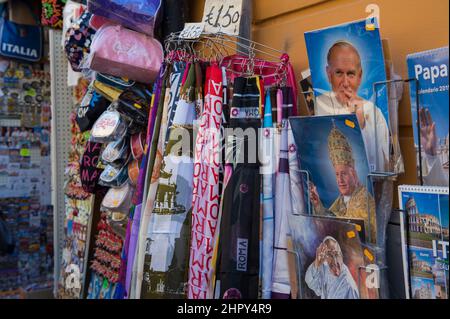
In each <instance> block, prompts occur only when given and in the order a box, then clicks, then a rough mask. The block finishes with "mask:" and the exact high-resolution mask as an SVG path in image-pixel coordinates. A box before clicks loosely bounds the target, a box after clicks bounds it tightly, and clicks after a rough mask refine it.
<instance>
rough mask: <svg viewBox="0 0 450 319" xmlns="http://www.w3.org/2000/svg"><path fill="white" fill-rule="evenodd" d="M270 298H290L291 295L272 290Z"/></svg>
mask: <svg viewBox="0 0 450 319" xmlns="http://www.w3.org/2000/svg"><path fill="white" fill-rule="evenodd" d="M272 299H291V295H289V294H282V293H279V292H273V291H272Z"/></svg>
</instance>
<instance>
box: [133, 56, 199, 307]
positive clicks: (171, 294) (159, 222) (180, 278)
mask: <svg viewBox="0 0 450 319" xmlns="http://www.w3.org/2000/svg"><path fill="white" fill-rule="evenodd" d="M195 119H196V112H195V65H193V64H191V65H189V66H188V73H187V76H186V78H185V81H184V83H183V84H182V88H181V93H180V100H179V101H178V104H177V106H176V110H175V115H174V118H173V122H172V126H171V127H170V128H169V140H168V142H167V145H166V149H165V151H164V158H163V161H162V164H161V170H160V176H159V182H158V189H157V192H156V198H155V202H154V205H153V211H152V214H151V216H150V221H149V225H148V230H147V231H148V234H147V236H148V238H147V243H146V246H147V247H146V248H147V249H146V251H145V254H146V256H145V263H144V276H143V281H142V291H141V298H185V297H186V286H187V280H188V278H187V269H188V264H189V244H190V235H191V212H192V188H193V186H192V179H193V173H194V165H193V154H192V153H193V152H192V147H189V149H183V147H180V146H181V145H183V146H185V145H186V144H187V143H182V142H183V141H182V139H183V138H189V139H190V141H189V142H190V143H189V145H192V136H193V124H194V120H195ZM186 133H187V134H188V136H186Z"/></svg>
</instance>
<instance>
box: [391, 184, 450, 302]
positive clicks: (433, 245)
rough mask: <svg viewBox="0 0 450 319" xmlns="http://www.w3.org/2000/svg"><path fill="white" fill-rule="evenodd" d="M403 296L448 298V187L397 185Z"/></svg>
mask: <svg viewBox="0 0 450 319" xmlns="http://www.w3.org/2000/svg"><path fill="white" fill-rule="evenodd" d="M398 191H399V205H400V209H401V210H402V211H403V213H402V214H401V215H400V216H401V219H400V221H401V224H402V228H401V229H402V253H403V270H404V276H405V289H406V296H407V298H408V299H409V298H412V299H448V293H449V280H448V279H449V275H448V229H449V228H448V218H449V206H448V187H437V186H412V185H400V186H399V187H398Z"/></svg>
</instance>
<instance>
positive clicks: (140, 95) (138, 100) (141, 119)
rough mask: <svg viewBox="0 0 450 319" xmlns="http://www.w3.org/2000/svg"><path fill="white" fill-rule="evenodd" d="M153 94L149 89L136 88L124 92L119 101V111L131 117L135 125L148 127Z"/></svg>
mask: <svg viewBox="0 0 450 319" xmlns="http://www.w3.org/2000/svg"><path fill="white" fill-rule="evenodd" d="M150 103H151V93H150V92H149V91H148V89H147V88H138V87H134V88H132V89H127V90H125V91H123V92H122V93H121V94H120V96H119V99H118V101H117V110H118V111H119V112H120V113H122V114H124V115H126V116H127V117H129V118H130V119H131V120H132V121H133V125H138V126H139V127H142V130H144V128H146V127H147V124H148V115H149V108H150Z"/></svg>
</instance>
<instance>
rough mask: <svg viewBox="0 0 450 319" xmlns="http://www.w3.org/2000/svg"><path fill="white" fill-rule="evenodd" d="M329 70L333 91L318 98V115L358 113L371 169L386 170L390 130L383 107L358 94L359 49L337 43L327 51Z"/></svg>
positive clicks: (316, 109) (360, 68)
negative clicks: (381, 108)
mask: <svg viewBox="0 0 450 319" xmlns="http://www.w3.org/2000/svg"><path fill="white" fill-rule="evenodd" d="M326 71H327V76H328V81H329V82H330V84H331V88H332V91H331V92H324V93H323V94H322V95H320V96H318V97H317V99H316V104H315V114H316V115H338V114H351V113H356V116H357V118H358V122H359V125H360V127H361V132H362V135H363V138H364V144H365V147H366V153H367V156H368V161H369V164H370V168H371V170H372V171H375V170H376V171H387V170H388V169H389V167H388V165H389V129H388V126H387V123H386V119H385V118H384V116H383V113H382V112H381V110H380V109H379V108H378V107H377V106H375V105H374V104H373V103H372V102H370V101H367V100H364V99H362V98H361V97H359V96H358V95H357V94H358V89H359V86H360V85H361V79H362V75H363V69H362V66H361V57H360V55H359V53H358V51H357V50H356V48H355V47H354V46H353V45H352V44H351V43H349V42H346V41H338V42H336V43H334V44H333V45H332V46H331V48H330V49H329V51H328V55H327V69H326ZM375 127H376V132H375ZM375 136H376V138H375Z"/></svg>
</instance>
